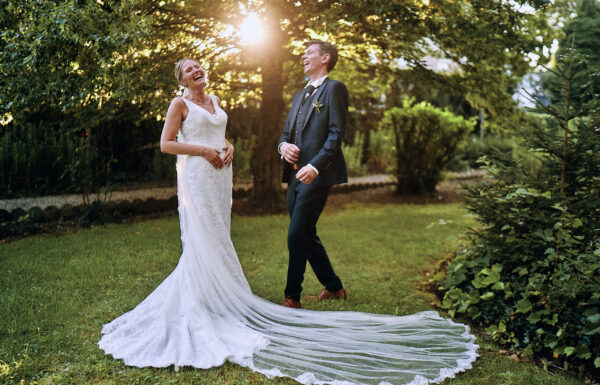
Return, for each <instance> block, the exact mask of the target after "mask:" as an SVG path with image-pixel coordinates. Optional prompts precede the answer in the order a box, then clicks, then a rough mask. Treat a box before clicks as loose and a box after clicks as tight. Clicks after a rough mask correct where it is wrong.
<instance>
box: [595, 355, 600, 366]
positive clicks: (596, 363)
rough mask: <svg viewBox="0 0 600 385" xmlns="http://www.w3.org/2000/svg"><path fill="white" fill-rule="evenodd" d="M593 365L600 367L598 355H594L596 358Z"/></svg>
mask: <svg viewBox="0 0 600 385" xmlns="http://www.w3.org/2000/svg"><path fill="white" fill-rule="evenodd" d="M594 366H595V367H597V368H600V357H596V359H595V360H594Z"/></svg>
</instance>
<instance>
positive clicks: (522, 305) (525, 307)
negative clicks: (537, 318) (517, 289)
mask: <svg viewBox="0 0 600 385" xmlns="http://www.w3.org/2000/svg"><path fill="white" fill-rule="evenodd" d="M532 308H533V305H532V304H531V302H529V300H528V299H527V298H523V299H522V300H520V301H519V302H517V313H529V312H530V311H531V309H532Z"/></svg>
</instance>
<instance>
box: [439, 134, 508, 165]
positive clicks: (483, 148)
mask: <svg viewBox="0 0 600 385" xmlns="http://www.w3.org/2000/svg"><path fill="white" fill-rule="evenodd" d="M518 146H519V144H518V141H517V140H515V139H514V138H504V137H501V136H496V135H486V136H484V137H483V139H481V138H479V136H476V135H471V137H469V138H467V140H465V141H464V142H463V143H462V144H461V145H460V146H458V148H457V149H456V152H455V154H454V157H453V158H452V160H450V162H448V164H447V165H446V167H445V169H446V170H448V171H466V170H472V169H478V168H479V167H480V166H481V164H480V163H479V162H478V159H479V158H481V157H483V156H486V155H488V156H489V155H491V154H492V151H493V150H499V151H501V152H504V153H510V154H512V153H513V152H515V153H516V152H517V151H518V150H519V147H518Z"/></svg>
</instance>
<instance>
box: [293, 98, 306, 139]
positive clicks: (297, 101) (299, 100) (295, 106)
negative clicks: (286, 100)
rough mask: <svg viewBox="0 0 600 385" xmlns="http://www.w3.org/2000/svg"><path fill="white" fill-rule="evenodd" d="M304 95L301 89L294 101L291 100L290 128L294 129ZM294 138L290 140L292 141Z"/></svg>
mask: <svg viewBox="0 0 600 385" xmlns="http://www.w3.org/2000/svg"><path fill="white" fill-rule="evenodd" d="M298 94H300V97H298ZM303 95H304V88H303V89H302V91H300V92H298V93H297V94H296V97H295V98H294V99H295V100H294V99H292V121H291V124H292V128H293V127H294V125H295V124H296V119H297V118H298V112H299V111H300V105H301V104H302V96H303ZM293 139H294V138H292V140H293Z"/></svg>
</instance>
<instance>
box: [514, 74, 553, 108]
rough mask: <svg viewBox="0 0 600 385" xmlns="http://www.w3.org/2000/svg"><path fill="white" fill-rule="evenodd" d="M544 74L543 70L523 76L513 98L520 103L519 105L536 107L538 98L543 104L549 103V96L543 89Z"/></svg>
mask: <svg viewBox="0 0 600 385" xmlns="http://www.w3.org/2000/svg"><path fill="white" fill-rule="evenodd" d="M543 75H544V73H543V72H534V73H528V74H527V75H525V76H523V79H522V80H521V82H520V83H519V85H518V86H517V90H516V92H515V93H514V94H513V99H514V100H516V101H517V102H518V103H519V107H522V108H534V107H536V103H535V101H536V100H537V101H539V102H541V103H542V104H543V105H547V104H548V102H549V100H548V96H547V95H545V94H544V92H543V91H542V76H543Z"/></svg>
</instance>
